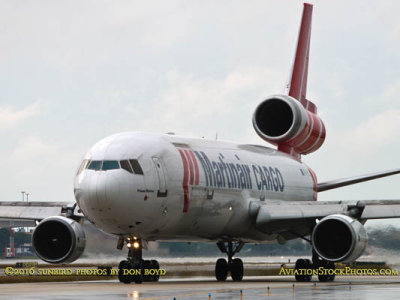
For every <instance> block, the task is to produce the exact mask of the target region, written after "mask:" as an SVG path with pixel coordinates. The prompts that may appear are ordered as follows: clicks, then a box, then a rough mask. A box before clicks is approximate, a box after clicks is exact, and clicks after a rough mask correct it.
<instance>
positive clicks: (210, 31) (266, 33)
mask: <svg viewBox="0 0 400 300" xmlns="http://www.w3.org/2000/svg"><path fill="white" fill-rule="evenodd" d="M316 2H317V3H314V4H315V5H314V13H313V30H312V35H311V52H310V67H309V80H308V95H307V96H308V99H310V100H311V101H313V102H315V103H316V104H317V106H318V109H319V115H320V116H321V118H322V119H323V120H324V122H325V125H326V130H327V139H326V142H325V144H324V145H323V146H322V148H321V149H320V150H319V151H317V152H316V153H313V154H311V155H308V156H304V157H303V160H304V161H305V162H306V163H307V164H308V165H309V166H310V167H311V168H313V169H314V170H315V172H316V173H317V175H318V178H319V181H325V180H330V179H335V178H341V177H347V176H353V175H358V174H364V173H369V172H374V171H379V170H385V169H391V168H398V167H400V159H399V154H398V153H399V151H400V18H398V11H399V10H400V3H399V2H398V1H316ZM0 4H1V6H0V7H1V10H0V64H1V67H0V137H1V147H0V180H1V200H7V201H10V200H20V199H21V191H22V190H24V191H28V192H29V193H30V199H31V200H41V201H44V200H49V201H50V200H52V201H55V200H59V201H73V178H74V174H75V170H76V168H77V166H78V165H79V163H80V160H81V158H82V156H83V155H84V153H85V152H86V151H87V150H88V149H89V148H90V147H91V146H92V145H93V144H94V143H95V142H97V141H98V140H99V139H101V138H103V137H105V136H107V135H110V134H113V133H117V132H120V131H131V130H143V131H156V132H169V131H172V132H175V133H177V134H182V135H190V136H198V137H201V136H205V137H208V138H214V137H215V134H216V132H218V136H219V139H226V140H233V141H238V142H245V143H257V144H263V145H265V144H266V143H265V142H263V141H262V140H261V139H260V138H259V137H258V136H257V135H256V134H255V132H254V130H253V128H252V124H251V117H252V113H253V111H254V109H255V107H256V106H257V104H258V103H259V102H260V101H262V100H263V99H264V98H266V97H267V96H268V95H271V94H275V93H281V92H283V88H284V85H285V83H286V79H287V76H288V70H289V67H290V63H291V60H292V56H293V52H294V47H295V42H296V38H297V33H298V26H299V22H300V17H301V12H302V6H303V5H302V2H301V1H266V0H262V1H253V0H250V1H233V0H229V1H222V0H220V1H204V0H203V1H165V0H163V1H98V0H96V1H85V0H79V1H23V0H21V1H11V0H10V1H3V0H2V1H0ZM399 183H400V176H394V177H392V178H390V179H381V180H377V181H375V182H370V183H364V184H359V185H354V186H352V187H346V188H342V189H338V190H335V191H330V192H324V193H320V194H319V199H321V200H328V199H329V200H330V199H336V200H338V199H340V200H345V199H381V198H385V199H386V198H400V188H399V187H400V184H399Z"/></svg>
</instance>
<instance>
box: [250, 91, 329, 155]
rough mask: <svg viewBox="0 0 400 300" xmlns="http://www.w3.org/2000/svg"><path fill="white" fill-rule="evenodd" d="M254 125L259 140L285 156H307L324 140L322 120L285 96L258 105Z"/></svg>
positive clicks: (291, 98) (275, 96) (276, 96)
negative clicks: (289, 154)
mask: <svg viewBox="0 0 400 300" xmlns="http://www.w3.org/2000/svg"><path fill="white" fill-rule="evenodd" d="M309 103H310V105H313V104H312V103H311V102H309ZM253 126H254V129H255V130H256V132H257V134H258V135H259V136H260V137H261V138H263V139H264V140H266V141H267V142H270V143H272V144H274V145H277V146H278V149H279V150H281V151H284V152H286V153H292V151H294V152H295V153H297V154H308V153H311V152H314V151H315V150H317V149H318V148H319V147H321V145H322V144H323V142H324V140H325V126H324V123H323V122H322V120H321V119H320V118H319V117H318V116H317V115H316V114H315V113H313V112H312V111H309V110H306V109H305V108H304V107H303V105H302V104H301V103H300V102H299V101H297V100H296V99H294V98H293V97H290V96H286V95H274V96H271V97H270V98H268V99H266V100H264V101H263V102H261V104H260V105H258V107H257V108H256V110H255V112H254V114H253Z"/></svg>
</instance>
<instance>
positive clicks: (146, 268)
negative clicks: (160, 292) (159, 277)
mask: <svg viewBox="0 0 400 300" xmlns="http://www.w3.org/2000/svg"><path fill="white" fill-rule="evenodd" d="M151 269H152V265H151V261H150V260H144V261H143V262H142V270H141V271H142V279H143V281H145V282H146V281H153V280H152V279H153V276H152V275H150V270H151Z"/></svg>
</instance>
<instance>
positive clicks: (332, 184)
mask: <svg viewBox="0 0 400 300" xmlns="http://www.w3.org/2000/svg"><path fill="white" fill-rule="evenodd" d="M396 174H400V169H392V170H387V171H381V172H376V173H370V174H365V175H359V176H354V177H348V178H342V179H336V180H331V181H326V182H321V183H318V185H317V192H324V191H328V190H332V189H337V188H340V187H343V186H347V185H352V184H356V183H360V182H364V181H369V180H374V179H378V178H382V177H386V176H392V175H396Z"/></svg>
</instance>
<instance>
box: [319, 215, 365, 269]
mask: <svg viewBox="0 0 400 300" xmlns="http://www.w3.org/2000/svg"><path fill="white" fill-rule="evenodd" d="M311 240H312V245H313V248H314V250H315V251H316V252H317V254H318V255H319V256H320V257H321V258H323V259H325V260H327V261H331V262H345V263H346V262H352V261H355V260H356V259H357V258H359V257H360V256H361V254H363V253H364V250H365V247H367V243H368V237H367V232H366V231H365V228H364V226H363V225H362V224H361V223H360V222H359V221H357V220H355V219H353V218H351V217H349V216H345V215H330V216H327V217H325V218H323V219H322V220H321V221H320V222H319V223H318V224H317V225H316V226H315V228H314V231H313V233H312V237H311Z"/></svg>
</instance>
